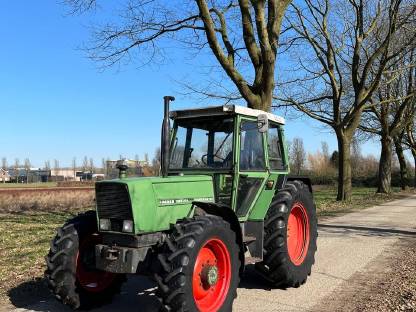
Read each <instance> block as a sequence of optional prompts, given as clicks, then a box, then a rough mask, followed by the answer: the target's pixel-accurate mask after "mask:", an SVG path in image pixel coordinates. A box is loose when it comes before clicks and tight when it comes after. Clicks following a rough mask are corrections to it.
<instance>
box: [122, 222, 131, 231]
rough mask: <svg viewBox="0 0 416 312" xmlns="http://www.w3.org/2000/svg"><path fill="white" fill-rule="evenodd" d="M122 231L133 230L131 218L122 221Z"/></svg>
mask: <svg viewBox="0 0 416 312" xmlns="http://www.w3.org/2000/svg"><path fill="white" fill-rule="evenodd" d="M123 232H128V233H132V232H133V221H131V220H124V221H123Z"/></svg>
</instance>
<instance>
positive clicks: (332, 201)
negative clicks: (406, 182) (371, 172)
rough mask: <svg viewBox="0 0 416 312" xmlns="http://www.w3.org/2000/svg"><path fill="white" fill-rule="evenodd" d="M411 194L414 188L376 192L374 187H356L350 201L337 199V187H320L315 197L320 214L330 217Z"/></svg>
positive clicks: (315, 192)
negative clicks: (382, 192) (384, 192)
mask: <svg viewBox="0 0 416 312" xmlns="http://www.w3.org/2000/svg"><path fill="white" fill-rule="evenodd" d="M411 194H416V192H415V190H414V189H409V190H406V191H401V190H400V188H393V192H392V193H391V194H376V193H375V189H374V188H370V187H354V188H353V194H352V199H351V201H350V202H338V201H336V197H337V190H336V189H335V188H331V187H318V188H317V189H316V190H314V199H315V203H316V209H317V212H318V216H319V217H329V216H334V215H338V214H343V213H348V212H351V211H354V210H360V209H364V208H368V207H371V206H376V205H379V204H382V203H384V202H388V201H392V200H396V199H400V198H404V197H407V196H409V195H411Z"/></svg>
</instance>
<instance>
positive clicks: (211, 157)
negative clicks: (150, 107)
mask: <svg viewBox="0 0 416 312" xmlns="http://www.w3.org/2000/svg"><path fill="white" fill-rule="evenodd" d="M233 130H234V121H233V118H230V117H226V118H225V117H224V118H222V117H218V116H216V117H215V118H212V117H210V118H195V119H179V120H177V121H176V123H175V134H176V135H175V139H174V140H173V146H172V150H171V160H170V165H169V167H170V169H231V167H232V162H233V152H232V148H233Z"/></svg>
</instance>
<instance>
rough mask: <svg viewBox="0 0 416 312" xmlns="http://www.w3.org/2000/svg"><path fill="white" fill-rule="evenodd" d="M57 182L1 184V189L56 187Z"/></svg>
mask: <svg viewBox="0 0 416 312" xmlns="http://www.w3.org/2000/svg"><path fill="white" fill-rule="evenodd" d="M56 186H57V184H56V182H44V183H1V182H0V189H1V188H42V187H56Z"/></svg>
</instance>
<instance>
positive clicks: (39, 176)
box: [0, 168, 51, 183]
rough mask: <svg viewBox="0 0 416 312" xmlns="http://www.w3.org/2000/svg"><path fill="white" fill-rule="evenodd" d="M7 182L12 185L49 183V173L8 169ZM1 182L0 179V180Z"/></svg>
mask: <svg viewBox="0 0 416 312" xmlns="http://www.w3.org/2000/svg"><path fill="white" fill-rule="evenodd" d="M8 172H9V182H13V183H39V182H48V181H50V175H51V172H50V171H49V170H44V169H40V168H30V169H29V170H27V169H26V168H10V169H9V170H8ZM0 180H1V179H0Z"/></svg>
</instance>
